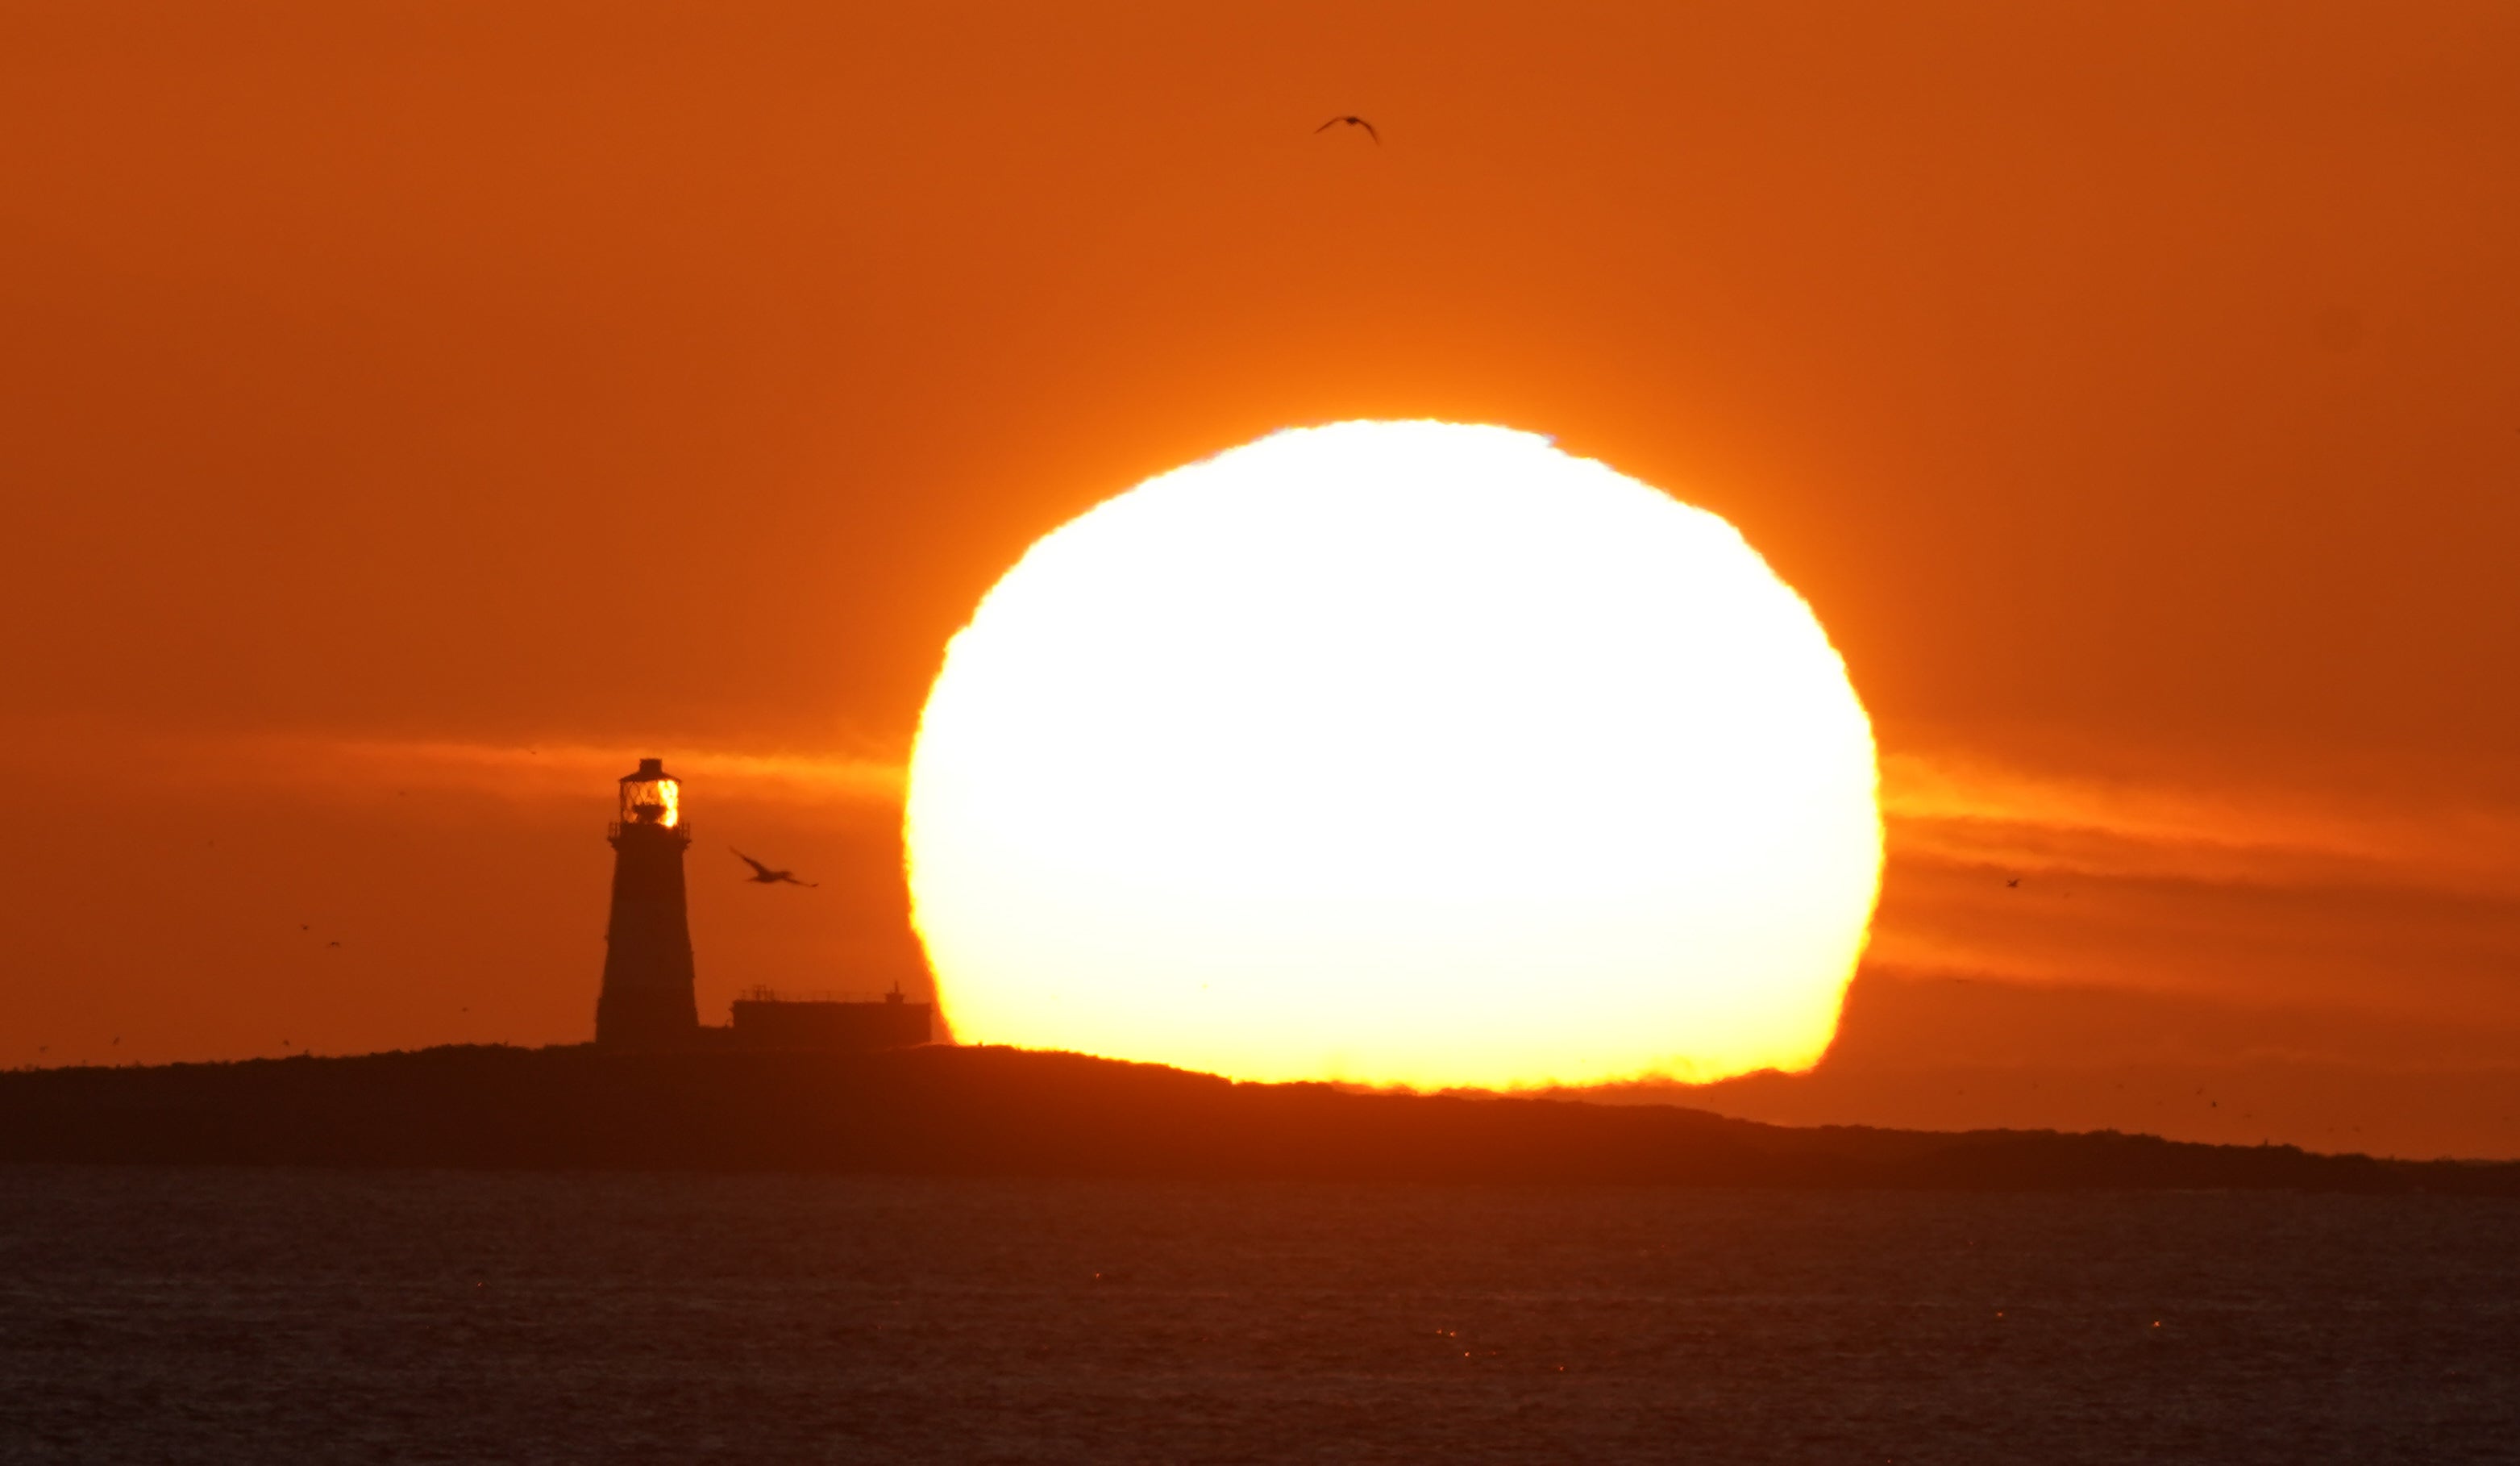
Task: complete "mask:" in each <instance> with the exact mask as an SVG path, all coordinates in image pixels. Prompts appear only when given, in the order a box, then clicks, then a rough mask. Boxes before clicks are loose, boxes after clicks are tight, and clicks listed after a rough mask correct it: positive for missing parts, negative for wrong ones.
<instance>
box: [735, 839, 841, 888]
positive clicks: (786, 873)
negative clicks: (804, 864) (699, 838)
mask: <svg viewBox="0 0 2520 1466" xmlns="http://www.w3.org/2000/svg"><path fill="white" fill-rule="evenodd" d="M727 848H728V849H730V850H735V847H733V846H728V847H727ZM735 858H736V859H738V860H741V861H742V862H743V863H744V864H746V865H749V866H751V867H752V874H750V875H748V876H746V877H744V879H745V880H746V881H749V882H751V883H752V884H754V885H756V886H776V885H779V884H780V883H781V882H783V881H784V882H786V883H787V885H790V886H805V887H811V886H814V885H817V884H819V883H817V882H813V881H799V880H797V879H796V873H795V872H794V871H792V870H772V869H771V868H770V867H769V866H766V865H764V864H762V863H761V862H760V861H758V860H755V859H753V858H752V857H751V856H750V855H747V854H745V853H744V852H743V851H742V850H735Z"/></svg>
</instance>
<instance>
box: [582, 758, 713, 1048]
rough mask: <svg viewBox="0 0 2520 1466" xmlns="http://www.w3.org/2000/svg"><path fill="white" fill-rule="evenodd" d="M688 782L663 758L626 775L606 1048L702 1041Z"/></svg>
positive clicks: (602, 1005)
mask: <svg viewBox="0 0 2520 1466" xmlns="http://www.w3.org/2000/svg"><path fill="white" fill-rule="evenodd" d="M682 800H683V786H682V781H681V780H679V779H677V778H675V777H674V776H673V775H671V774H669V773H667V772H665V761H664V760H663V759H661V758H642V759H640V760H639V767H638V768H637V769H636V770H635V771H633V772H631V773H628V774H624V775H623V776H622V778H621V813H620V818H619V819H618V820H616V821H615V822H614V823H613V825H612V830H611V840H612V851H613V854H612V920H611V922H610V924H609V925H608V926H607V928H606V930H605V934H604V940H605V945H606V950H605V953H604V991H603V994H602V995H601V996H600V997H598V998H597V999H596V1001H595V1041H596V1042H597V1043H599V1044H601V1045H603V1046H604V1047H606V1048H634V1049H669V1048H690V1047H692V1046H693V1045H695V1044H697V1043H698V1042H699V1041H700V1022H699V1005H698V1002H697V999H696V998H695V997H694V996H693V993H692V926H691V918H690V915H689V913H688V911H687V910H686V909H685V906H684V901H683V851H684V850H685V849H686V848H689V847H690V845H691V843H692V832H691V828H690V827H689V826H687V825H685V824H684V823H683V808H682Z"/></svg>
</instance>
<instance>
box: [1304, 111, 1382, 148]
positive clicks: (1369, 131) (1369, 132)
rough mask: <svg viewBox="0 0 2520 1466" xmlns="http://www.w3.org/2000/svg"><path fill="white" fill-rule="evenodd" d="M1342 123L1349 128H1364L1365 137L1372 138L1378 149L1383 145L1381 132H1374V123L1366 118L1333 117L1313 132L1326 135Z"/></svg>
mask: <svg viewBox="0 0 2520 1466" xmlns="http://www.w3.org/2000/svg"><path fill="white" fill-rule="evenodd" d="M1341 123H1345V124H1346V125H1348V126H1350V127H1362V128H1364V129H1365V135H1366V136H1367V137H1370V138H1372V139H1373V141H1374V144H1375V146H1377V147H1378V146H1380V145H1381V142H1382V134H1381V133H1379V132H1376V131H1374V130H1373V123H1372V122H1369V121H1367V120H1366V119H1365V118H1363V117H1332V118H1330V119H1329V120H1328V121H1327V122H1324V123H1323V124H1322V125H1320V126H1319V127H1316V128H1314V129H1313V131H1314V132H1315V133H1316V134H1319V133H1324V132H1328V131H1329V130H1330V129H1331V128H1333V127H1336V126H1338V125H1340V124H1341Z"/></svg>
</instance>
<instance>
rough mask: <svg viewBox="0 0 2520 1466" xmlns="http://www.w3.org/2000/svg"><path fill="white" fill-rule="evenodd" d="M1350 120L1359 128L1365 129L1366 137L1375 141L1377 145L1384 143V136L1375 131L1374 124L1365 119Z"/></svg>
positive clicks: (1352, 118)
mask: <svg viewBox="0 0 2520 1466" xmlns="http://www.w3.org/2000/svg"><path fill="white" fill-rule="evenodd" d="M1348 120H1349V121H1351V122H1354V123H1355V124H1356V125H1358V126H1359V127H1362V128H1364V129H1365V135H1366V136H1367V137H1370V138H1372V139H1373V140H1374V141H1375V142H1377V143H1379V142H1381V141H1382V134H1381V133H1379V132H1376V131H1374V130H1373V123H1372V122H1369V121H1367V120H1366V119H1365V118H1363V117H1350V118H1348Z"/></svg>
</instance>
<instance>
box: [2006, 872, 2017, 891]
mask: <svg viewBox="0 0 2520 1466" xmlns="http://www.w3.org/2000/svg"><path fill="white" fill-rule="evenodd" d="M2020 884H2021V878H2020V877H2019V876H2014V877H2013V878H2012V879H2011V880H2009V881H2006V882H2004V883H2003V885H2004V889H2005V890H2007V891H2009V890H2011V889H2012V888H2013V887H2016V886H2018V885H2020Z"/></svg>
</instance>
